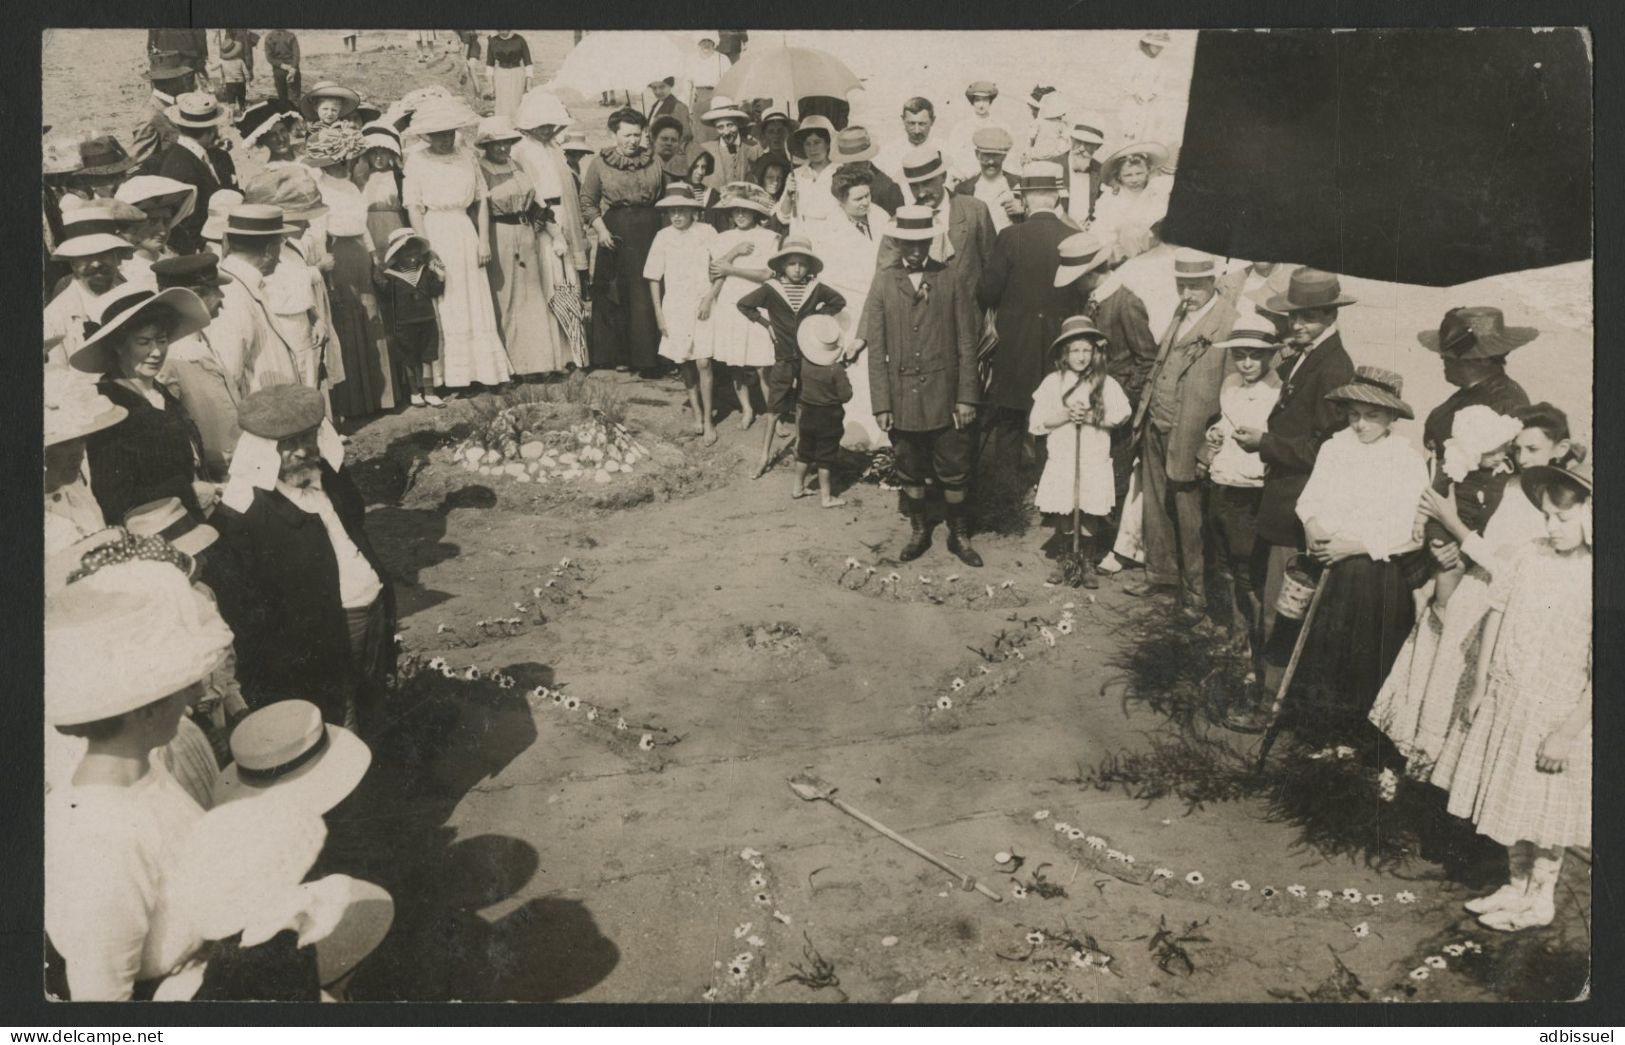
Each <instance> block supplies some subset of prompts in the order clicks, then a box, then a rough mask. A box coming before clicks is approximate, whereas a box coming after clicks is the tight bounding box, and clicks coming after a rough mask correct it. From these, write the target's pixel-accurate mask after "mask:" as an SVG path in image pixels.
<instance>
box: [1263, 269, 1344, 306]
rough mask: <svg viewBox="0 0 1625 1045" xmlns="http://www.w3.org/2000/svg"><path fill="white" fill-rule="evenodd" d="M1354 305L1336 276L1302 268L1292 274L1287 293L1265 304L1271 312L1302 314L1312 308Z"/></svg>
mask: <svg viewBox="0 0 1625 1045" xmlns="http://www.w3.org/2000/svg"><path fill="white" fill-rule="evenodd" d="M1352 304H1354V299H1353V298H1351V297H1348V296H1347V295H1345V294H1344V293H1343V284H1342V283H1340V282H1338V279H1337V277H1336V276H1335V275H1333V274H1332V273H1330V272H1322V271H1320V270H1319V269H1312V268H1301V269H1298V270H1297V271H1295V272H1293V273H1292V278H1291V279H1290V280H1289V281H1288V282H1287V285H1286V293H1285V294H1278V295H1276V296H1275V297H1272V298H1270V299H1269V301H1267V302H1265V304H1264V307H1265V308H1267V309H1269V310H1270V311H1271V312H1301V311H1303V310H1304V309H1310V308H1342V307H1343V306H1344V305H1352Z"/></svg>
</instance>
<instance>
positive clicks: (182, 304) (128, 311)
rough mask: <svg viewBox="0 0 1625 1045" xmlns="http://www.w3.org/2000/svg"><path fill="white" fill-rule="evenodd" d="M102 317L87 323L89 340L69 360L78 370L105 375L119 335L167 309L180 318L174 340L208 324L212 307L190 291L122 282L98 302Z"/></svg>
mask: <svg viewBox="0 0 1625 1045" xmlns="http://www.w3.org/2000/svg"><path fill="white" fill-rule="evenodd" d="M99 303H100V304H101V314H100V315H98V316H97V317H96V319H95V320H94V321H90V322H86V323H85V332H86V335H87V336H86V337H85V341H84V344H82V345H80V346H79V347H78V348H77V349H76V350H75V351H74V353H73V355H72V356H70V357H68V362H69V363H71V364H72V365H73V368H74V369H75V370H83V371H85V372H86V373H91V374H105V373H107V372H108V371H109V370H111V369H112V368H113V359H114V355H113V346H114V344H115V343H116V342H117V339H118V336H119V335H120V334H121V333H123V332H125V331H127V330H129V329H130V327H131V326H132V325H134V324H135V323H138V322H140V321H141V319H142V318H143V317H145V316H148V315H150V314H151V312H152V310H153V309H154V308H157V307H159V306H167V307H168V308H169V309H171V310H172V311H173V312H174V313H175V315H176V316H177V317H178V318H177V319H176V321H175V326H174V328H173V329H171V330H170V332H169V336H170V339H171V340H176V341H178V340H180V339H181V338H183V337H186V336H187V335H189V334H195V333H197V332H198V331H199V330H202V329H203V328H204V327H206V326H208V325H209V308H208V306H207V305H205V304H204V303H203V299H202V298H200V297H198V296H197V295H196V294H194V293H192V292H191V291H190V290H181V289H179V288H176V289H173V290H153V289H152V288H150V287H146V286H143V285H140V284H136V283H121V284H119V285H118V286H116V287H114V288H113V289H112V290H109V291H108V292H107V293H106V294H103V295H102V296H101V298H100V299H99Z"/></svg>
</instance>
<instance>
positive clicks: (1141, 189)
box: [1089, 141, 1173, 262]
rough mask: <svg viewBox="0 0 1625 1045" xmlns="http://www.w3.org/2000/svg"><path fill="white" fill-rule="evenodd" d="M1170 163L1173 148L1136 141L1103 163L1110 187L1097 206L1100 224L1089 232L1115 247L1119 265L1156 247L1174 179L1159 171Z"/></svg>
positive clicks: (1097, 217) (1091, 227) (1101, 195)
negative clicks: (1169, 149) (1169, 150)
mask: <svg viewBox="0 0 1625 1045" xmlns="http://www.w3.org/2000/svg"><path fill="white" fill-rule="evenodd" d="M1166 162H1168V149H1167V147H1166V146H1164V145H1162V144H1160V143H1158V142H1149V141H1142V142H1131V143H1129V144H1128V145H1124V146H1122V147H1121V148H1119V149H1117V150H1116V151H1115V152H1113V153H1112V154H1111V155H1109V156H1107V157H1106V158H1105V159H1104V160H1102V161H1101V170H1100V177H1101V181H1103V182H1105V184H1106V188H1105V189H1104V190H1103V191H1102V192H1101V194H1100V199H1099V200H1097V201H1096V202H1095V220H1094V223H1093V224H1091V225H1090V226H1089V231H1090V232H1093V233H1094V234H1095V235H1096V236H1099V237H1100V238H1101V239H1103V240H1105V241H1106V242H1107V244H1108V245H1110V247H1111V250H1112V256H1113V258H1115V259H1116V260H1117V261H1119V262H1121V261H1126V260H1128V259H1129V258H1133V257H1137V256H1138V255H1140V254H1144V253H1145V252H1146V251H1148V250H1150V249H1151V248H1152V247H1155V246H1156V245H1157V244H1158V243H1159V242H1160V240H1159V238H1158V234H1159V231H1160V226H1161V224H1162V219H1163V217H1164V216H1166V215H1167V213H1168V196H1169V193H1170V192H1171V191H1172V189H1173V179H1172V178H1170V177H1168V176H1167V175H1165V174H1158V173H1157V170H1158V168H1160V167H1161V166H1162V165H1163V164H1164V163H1166Z"/></svg>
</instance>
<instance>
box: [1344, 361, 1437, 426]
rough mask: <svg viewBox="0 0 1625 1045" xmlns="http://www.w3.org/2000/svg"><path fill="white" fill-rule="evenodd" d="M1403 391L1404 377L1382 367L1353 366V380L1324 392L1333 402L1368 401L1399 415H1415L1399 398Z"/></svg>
mask: <svg viewBox="0 0 1625 1045" xmlns="http://www.w3.org/2000/svg"><path fill="white" fill-rule="evenodd" d="M1404 391H1405V379H1404V378H1402V377H1400V376H1399V375H1398V374H1396V373H1394V372H1393V371H1392V370H1384V369H1383V368H1382V367H1375V366H1360V367H1355V368H1354V380H1353V381H1351V382H1349V383H1348V384H1346V385H1344V386H1342V387H1341V388H1334V389H1332V390H1331V391H1330V392H1327V393H1326V398H1327V399H1329V400H1331V401H1332V402H1334V403H1369V404H1371V405H1372V406H1380V407H1383V408H1385V409H1388V410H1392V411H1393V412H1394V413H1396V414H1398V415H1399V416H1400V417H1415V416H1416V414H1415V412H1414V411H1412V410H1411V407H1410V404H1409V403H1407V402H1405V400H1403V399H1401V398H1400V395H1401V394H1402V393H1403V392H1404Z"/></svg>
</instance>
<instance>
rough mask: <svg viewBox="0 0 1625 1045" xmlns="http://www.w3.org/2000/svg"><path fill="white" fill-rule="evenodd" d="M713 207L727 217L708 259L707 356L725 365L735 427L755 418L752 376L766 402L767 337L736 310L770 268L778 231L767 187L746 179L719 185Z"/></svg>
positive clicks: (770, 362) (770, 343)
mask: <svg viewBox="0 0 1625 1045" xmlns="http://www.w3.org/2000/svg"><path fill="white" fill-rule="evenodd" d="M712 209H713V210H716V211H718V212H720V213H722V214H723V215H725V216H726V217H727V218H728V227H727V229H726V231H724V232H721V233H718V234H717V238H716V240H715V242H714V243H713V244H712V246H711V254H712V257H713V259H714V260H713V261H712V262H711V270H710V271H711V276H712V277H713V284H712V293H713V294H714V295H715V303H714V304H713V305H712V306H711V322H710V324H709V331H710V336H711V358H712V359H713V360H714V361H715V362H718V363H722V364H724V365H726V366H727V367H728V368H729V370H730V371H731V373H732V374H733V383H734V394H735V395H737V396H738V397H739V427H740V428H749V427H750V426H751V424H752V423H753V422H754V421H755V420H756V409H755V407H754V406H752V404H751V398H750V388H751V384H752V382H753V380H754V382H755V383H756V384H759V385H760V386H761V389H762V402H763V403H764V404H765V403H766V402H767V394H768V391H767V374H768V371H769V370H771V369H772V367H773V337H772V335H770V334H769V333H768V332H767V330H766V329H764V328H763V327H762V326H761V325H760V324H758V323H752V322H751V321H750V320H748V319H746V318H745V317H744V316H743V315H741V314H740V312H739V307H738V306H739V299H740V298H742V297H744V296H745V295H746V294H749V293H750V292H751V291H753V290H755V289H756V288H757V287H758V286H760V285H761V284H762V283H763V282H765V281H766V280H767V279H768V277H770V276H772V275H773V270H772V269H769V268H768V267H767V259H768V258H769V257H771V256H772V254H773V252H774V251H776V250H778V249H779V234H778V233H777V232H774V231H773V230H772V229H771V228H769V227H768V226H767V225H766V224H765V223H766V221H767V219H768V215H769V214H771V213H772V212H773V197H772V196H769V195H768V193H767V190H766V189H764V188H762V187H760V186H758V185H752V184H750V183H749V182H737V181H736V182H731V183H729V184H727V185H724V186H723V187H722V195H721V198H720V199H719V200H718V201H717V204H716V206H715V207H714V208H712Z"/></svg>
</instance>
